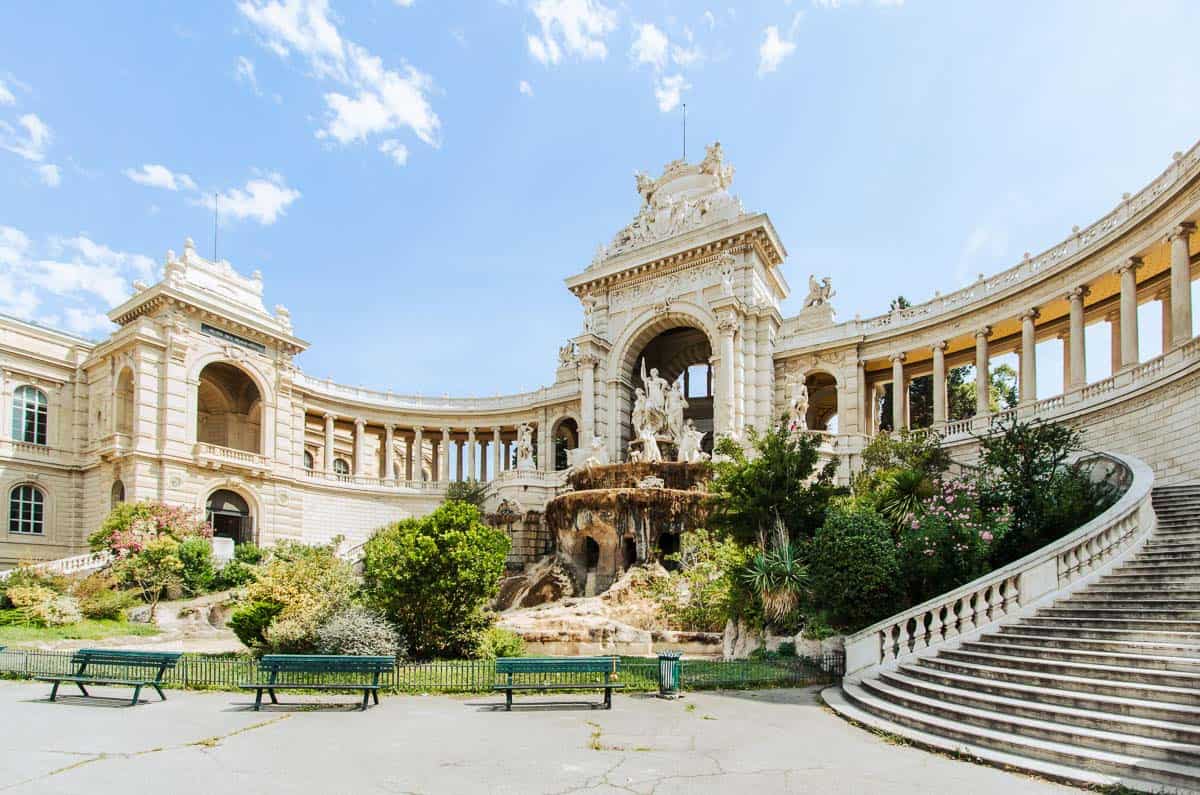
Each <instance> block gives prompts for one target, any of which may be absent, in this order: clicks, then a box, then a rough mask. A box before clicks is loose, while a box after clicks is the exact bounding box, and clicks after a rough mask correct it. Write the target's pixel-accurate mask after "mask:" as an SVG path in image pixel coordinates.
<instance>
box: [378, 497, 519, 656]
mask: <svg viewBox="0 0 1200 795" xmlns="http://www.w3.org/2000/svg"><path fill="white" fill-rule="evenodd" d="M508 549H509V540H508V536H507V534H505V533H504V531H502V530H499V529H496V528H493V527H489V526H487V525H486V524H484V523H483V522H482V521H481V519H480V515H479V510H478V509H477V508H475V506H473V505H469V504H467V503H463V502H447V503H444V504H443V505H441V506H440V507H438V508H437V509H436V510H435V511H433V513H431V514H429V515H427V516H423V517H421V518H419V519H404V520H402V521H399V522H396V523H394V524H391V525H388V526H386V527H384V528H382V529H380V530H379V531H378V532H377V533H376V534H375V535H374V536H372V537H371V539H370V540H369V541H367V543H366V545H365V546H364V548H363V552H364V557H363V577H364V583H365V591H366V595H367V598H368V600H369V602H370V604H371V605H372V606H374V607H377V608H378V609H380V610H382V611H383V612H384V614H385V615H387V617H388V618H389V619H391V620H392V621H393V622H395V623H396V625H397V626H398V627H399V629H400V632H401V634H402V635H403V636H404V638H405V640H407V641H408V643H409V647H410V651H411V653H412V654H413V655H414V656H416V657H418V658H421V659H424V658H432V657H471V656H474V654H475V653H476V651H477V649H478V647H479V643H480V641H481V638H482V633H483V631H484V630H485V629H486V628H487V627H488V626H489V625H490V623H491V617H490V616H489V615H488V614H486V613H485V612H484V608H485V606H486V605H487V604H488V603H489V602H490V601H491V600H492V599H494V598H495V596H496V593H497V591H498V589H499V585H500V577H501V576H502V575H503V573H504V560H505V557H506V556H507V554H508Z"/></svg>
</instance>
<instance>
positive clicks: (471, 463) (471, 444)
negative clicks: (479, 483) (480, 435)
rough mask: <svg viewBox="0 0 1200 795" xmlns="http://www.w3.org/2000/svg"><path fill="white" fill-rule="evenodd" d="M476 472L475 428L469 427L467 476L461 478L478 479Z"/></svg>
mask: <svg viewBox="0 0 1200 795" xmlns="http://www.w3.org/2000/svg"><path fill="white" fill-rule="evenodd" d="M476 479H477V478H476V473H475V429H474V428H467V476H466V477H465V478H461V480H476Z"/></svg>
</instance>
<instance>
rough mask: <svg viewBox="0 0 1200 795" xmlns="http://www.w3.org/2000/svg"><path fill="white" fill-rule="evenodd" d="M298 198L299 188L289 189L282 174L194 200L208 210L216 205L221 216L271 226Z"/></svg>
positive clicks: (256, 179)
mask: <svg viewBox="0 0 1200 795" xmlns="http://www.w3.org/2000/svg"><path fill="white" fill-rule="evenodd" d="M299 198H300V191H298V190H295V189H293V188H289V187H288V186H287V182H286V181H285V180H284V178H283V175H282V174H267V175H264V176H262V177H256V178H254V179H252V180H250V181H249V182H247V183H246V186H245V187H244V188H230V189H229V190H227V191H225V192H223V193H220V194H219V195H218V196H217V197H213V196H203V197H201V198H199V199H197V200H195V201H194V202H193V203H195V204H198V205H200V206H202V207H207V208H208V209H210V210H212V209H214V207H215V208H216V209H218V210H219V211H220V214H221V217H222V218H227V217H228V218H234V219H237V220H239V221H241V220H245V219H247V218H249V219H251V220H254V221H258V222H259V223H260V224H262V225H263V226H270V225H271V224H273V223H275V222H276V221H278V220H279V217H280V216H281V215H284V214H285V211H286V210H287V208H288V206H289V205H291V204H292V202H294V201H296V200H297V199H299ZM218 200H219V201H218Z"/></svg>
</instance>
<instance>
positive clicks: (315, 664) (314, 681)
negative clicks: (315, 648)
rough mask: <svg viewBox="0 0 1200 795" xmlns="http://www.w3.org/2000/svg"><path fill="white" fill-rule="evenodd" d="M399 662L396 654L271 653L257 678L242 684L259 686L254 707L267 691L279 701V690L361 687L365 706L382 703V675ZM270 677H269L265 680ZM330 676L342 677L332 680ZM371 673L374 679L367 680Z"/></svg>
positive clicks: (247, 687)
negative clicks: (380, 687)
mask: <svg viewBox="0 0 1200 795" xmlns="http://www.w3.org/2000/svg"><path fill="white" fill-rule="evenodd" d="M395 666H396V660H395V658H394V657H368V656H351V655H341V654H267V655H264V656H263V658H262V659H261V660H259V661H258V674H259V675H258V678H259V681H257V682H246V683H243V684H240V685H238V687H240V688H242V689H243V690H256V691H258V692H257V695H256V696H255V697H254V709H255V710H258V709H261V708H262V697H263V691H266V692H267V694H268V695H269V696H270V697H271V703H272V704H278V703H279V700H278V699H277V698H276V697H275V691H276V690H277V689H278V690H361V691H362V694H363V697H362V708H363V710H366V708H367V707H368V706H369V700H370V699H371V698H374V699H375V703H376V704H378V703H379V677H380V675H381V674H384V673H386V672H388V671H391V670H392V669H393V668H395ZM263 677H266V681H263ZM330 677H340V678H337V679H335V681H330ZM366 677H370V681H363V680H364V679H365V678H366Z"/></svg>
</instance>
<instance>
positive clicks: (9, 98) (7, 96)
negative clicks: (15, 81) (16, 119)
mask: <svg viewBox="0 0 1200 795" xmlns="http://www.w3.org/2000/svg"><path fill="white" fill-rule="evenodd" d="M15 104H17V98H16V97H14V96H13V92H12V91H10V90H9V89H8V86H6V85H4V81H3V80H0V105H15Z"/></svg>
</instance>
